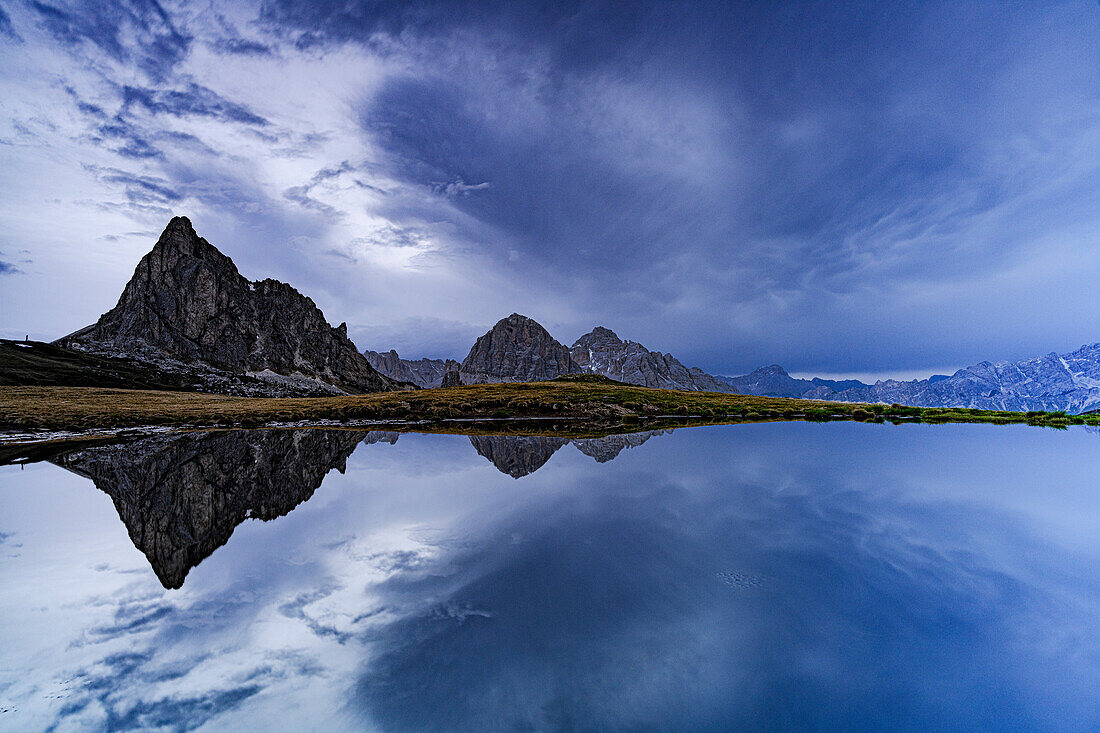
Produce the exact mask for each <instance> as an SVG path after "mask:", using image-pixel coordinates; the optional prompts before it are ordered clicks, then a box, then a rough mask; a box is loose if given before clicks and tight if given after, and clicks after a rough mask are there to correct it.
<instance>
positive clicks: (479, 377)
mask: <svg viewBox="0 0 1100 733" xmlns="http://www.w3.org/2000/svg"><path fill="white" fill-rule="evenodd" d="M574 371H576V369H575V368H574V366H573V360H572V358H571V357H570V356H569V349H567V348H565V346H563V345H562V344H560V343H558V342H557V341H556V340H555V339H554V337H553V336H551V335H550V334H549V333H547V331H546V329H545V328H543V327H542V326H540V325H539V324H538V323H536V322H535V321H533V320H532V319H530V318H528V317H527V316H521V315H519V314H518V313H513V314H512V315H510V316H508V317H507V318H504V319H501V320H500V321H498V322H497V324H496V325H495V326H493V327H492V329H490V330H489V332H488V333H486V334H485V335H484V336H482V337H481V338H479V339H478V340H477V342H476V343H474V346H473V348H472V349H470V353H469V354H468V355H467V356H466V358H465V359H464V360H463V361H462V366H461V368H460V370H459V374H460V376H461V379H462V382H463V383H464V384H478V383H484V382H537V381H541V380H546V379H553V378H554V377H558V376H561V375H562V374H570V373H572V372H574Z"/></svg>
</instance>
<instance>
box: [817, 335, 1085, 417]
mask: <svg viewBox="0 0 1100 733" xmlns="http://www.w3.org/2000/svg"><path fill="white" fill-rule="evenodd" d="M805 396H806V397H807V398H810V399H821V400H837V401H840V402H886V403H888V404H893V403H895V402H896V403H898V404H901V405H915V406H918V407H976V408H981V409H986V410H1017V411H1027V410H1065V411H1066V412H1069V413H1081V412H1088V411H1090V410H1095V409H1098V408H1100V343H1096V344H1091V345H1088V346H1082V347H1081V348H1080V349H1077V350H1076V351H1073V352H1070V353H1068V354H1065V355H1061V356H1059V355H1058V354H1047V355H1046V356H1040V357H1036V358H1034V359H1027V360H1024V361H1018V362H999V363H996V364H993V363H991V362H988V361H983V362H981V363H979V364H975V365H974V366H970V367H966V368H964V369H960V370H959V371H957V372H955V373H954V374H953V375H951V376H950V377H947V378H946V379H944V378H942V377H941V378H933V379H918V380H913V381H908V382H899V381H895V380H892V379H891V380H885V381H880V382H876V383H875V384H873V385H869V386H864V387H857V388H854V389H843V390H839V391H829V390H827V389H824V388H819V389H815V390H813V391H810V392H807V393H806V395H805Z"/></svg>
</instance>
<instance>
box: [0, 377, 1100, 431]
mask: <svg viewBox="0 0 1100 733" xmlns="http://www.w3.org/2000/svg"><path fill="white" fill-rule="evenodd" d="M532 417H540V418H559V419H563V420H581V421H587V422H594V423H605V424H611V423H615V424H627V425H630V424H631V423H635V424H636V423H638V422H639V421H642V420H645V421H646V427H647V428H648V427H649V426H650V425H649V423H650V422H651V421H652V420H653V419H654V418H659V417H665V418H671V419H673V420H680V421H682V422H681V424H683V423H687V422H690V423H693V424H704V423H721V422H754V421H762V420H784V419H787V420H791V419H806V420H822V421H824V420H862V421H877V422H881V421H895V422H900V421H913V422H989V423H998V424H1006V423H1027V424H1032V425H1044V426H1048V427H1065V426H1066V425H1070V424H1094V425H1095V424H1100V415H1089V416H1075V415H1070V416H1067V415H1065V414H1064V413H1021V412H1001V411H988V410H967V409H939V408H918V407H902V406H899V405H893V406H886V405H866V404H850V403H841V402H821V401H816V400H796V399H787V398H781V397H755V396H748V395H732V394H724V393H717V392H684V391H677V390H664V389H648V388H645V387H635V386H622V385H613V384H589V383H574V382H529V383H523V384H486V385H470V386H463V387H448V388H446V389H430V390H417V391H409V392H382V393H375V394H366V395H349V396H341V397H310V398H261V397H227V396H223V395H210V394H200V393H194V392H162V391H151V390H126V389H103V388H94V387H0V429H4V430H94V429H97V428H100V429H103V428H126V427H142V426H153V425H161V426H163V425H168V426H179V427H184V426H241V427H257V426H261V425H267V424H271V423H286V422H316V421H321V420H336V421H387V420H426V421H440V420H448V419H456V418H467V419H479V420H487V419H488V420H492V419H498V420H499V419H506V418H532ZM439 427H440V428H442V427H443V426H442V425H441V426H439ZM447 429H448V430H451V429H455V430H461V429H462V428H461V424H448V425H447Z"/></svg>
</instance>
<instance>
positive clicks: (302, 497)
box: [0, 423, 1100, 731]
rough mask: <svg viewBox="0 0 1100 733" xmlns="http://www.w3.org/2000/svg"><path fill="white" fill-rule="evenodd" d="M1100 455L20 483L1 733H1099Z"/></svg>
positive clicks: (756, 442) (486, 458) (1090, 442)
mask: <svg viewBox="0 0 1100 733" xmlns="http://www.w3.org/2000/svg"><path fill="white" fill-rule="evenodd" d="M1098 466H1100V436H1098V435H1097V434H1095V433H1090V432H1087V431H1085V430H1069V431H1052V430H1042V429H1036V428H1027V427H1020V426H1017V427H994V426H984V425H945V426H914V425H906V426H900V427H893V426H882V425H861V424H849V423H833V424H810V423H775V424H762V425H739V426H728V427H715V428H694V429H683V430H677V431H675V432H671V433H664V434H653V435H639V436H629V437H622V438H609V439H604V440H598V441H575V442H573V443H569V442H567V441H563V440H551V439H529V438H528V439H504V438H476V437H475V438H467V437H462V436H438V435H436V436H432V435H401V436H400V437H398V436H397V435H396V434H391V433H377V432H375V433H354V432H346V431H296V432H291V431H251V432H250V431H235V432H222V433H206V434H198V435H188V436H176V437H173V438H163V437H162V438H155V439H148V440H144V441H138V442H137V443H132V444H129V445H127V446H123V447H110V448H108V447H103V448H95V449H89V450H85V451H81V452H78V453H75V454H70V455H68V456H65V457H63V458H60V459H57V460H56V462H55V463H37V464H32V465H27V466H25V467H22V468H21V467H19V466H7V467H3V468H0V506H2V512H0V730H19V731H23V730H28V731H34V730H46V729H53V730H61V731H64V730H209V731H227V730H229V731H234V730H258V729H267V730H324V731H341V730H380V731H421V730H471V731H488V730H662V731H663V730H829V731H832V730H836V731H859V730H891V731H896V730H913V731H928V730H960V731H962V730H998V731H1015V730H1019V731H1043V730H1049V731H1095V730H1100V693H1098V692H1097V691H1098V690H1100V473H1098V471H1097V467H1098Z"/></svg>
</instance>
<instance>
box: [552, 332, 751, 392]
mask: <svg viewBox="0 0 1100 733" xmlns="http://www.w3.org/2000/svg"><path fill="white" fill-rule="evenodd" d="M569 353H570V356H571V357H572V359H573V363H574V364H575V365H576V367H577V370H578V371H585V372H592V373H594V374H602V375H604V376H605V377H610V378H611V379H616V380H618V381H620V382H626V383H627V384H639V385H642V386H645V387H658V388H662V389H687V390H705V391H708V392H734V391H736V390H734V389H733V388H731V387H730V386H729V385H728V384H725V383H723V382H720V381H718V379H716V378H715V377H712V376H711V375H709V374H707V373H706V372H704V371H703V370H702V369H699V368H697V367H691V368H688V367H686V366H684V365H683V364H681V363H680V362H679V361H678V360H677V359H676V358H675V357H674V356H672V354H662V353H660V352H659V351H650V350H649V349H647V348H646V347H644V346H642V345H641V344H639V343H635V342H634V341H623V340H622V339H620V338H619V337H618V336H617V335H615V332H614V331H612V330H610V329H607V328H604V327H603V326H597V327H596V328H594V329H592V331H590V332H589V333H586V334H585V335H584V336H581V337H580V338H579V339H577V342H576V343H575V344H573V346H572V347H571V348H570V350H569Z"/></svg>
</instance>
